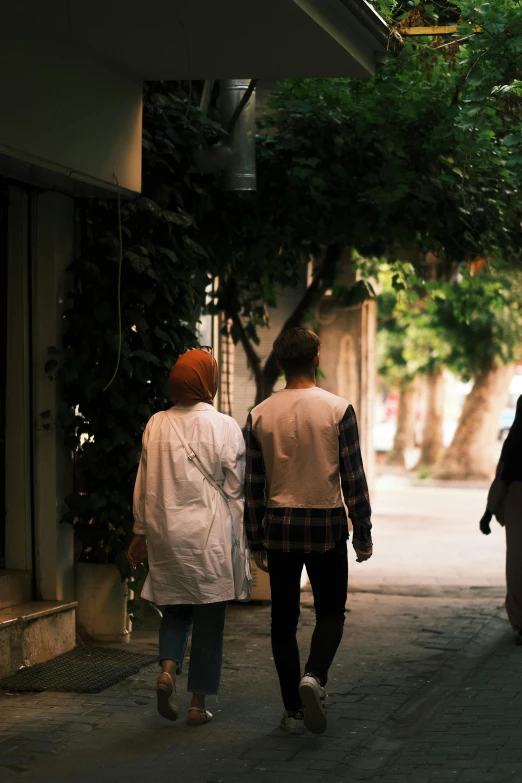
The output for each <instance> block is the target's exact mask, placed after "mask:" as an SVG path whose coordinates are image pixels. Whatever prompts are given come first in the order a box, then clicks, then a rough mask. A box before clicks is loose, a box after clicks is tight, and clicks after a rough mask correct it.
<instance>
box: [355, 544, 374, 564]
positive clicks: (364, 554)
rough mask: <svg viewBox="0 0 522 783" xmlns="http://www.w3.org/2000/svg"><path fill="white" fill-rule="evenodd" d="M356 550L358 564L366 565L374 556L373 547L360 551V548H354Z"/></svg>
mask: <svg viewBox="0 0 522 783" xmlns="http://www.w3.org/2000/svg"><path fill="white" fill-rule="evenodd" d="M354 549H355V554H356V555H357V562H358V563H364V561H365V560H369V559H370V557H371V556H372V555H373V547H372V546H370V547H368V548H366V549H359V547H356V546H354Z"/></svg>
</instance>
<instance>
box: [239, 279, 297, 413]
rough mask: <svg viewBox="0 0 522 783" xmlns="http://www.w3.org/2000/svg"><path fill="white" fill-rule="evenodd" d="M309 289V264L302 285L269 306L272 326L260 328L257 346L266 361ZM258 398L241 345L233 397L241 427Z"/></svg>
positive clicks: (283, 294) (281, 294) (286, 291)
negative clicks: (271, 307) (279, 335)
mask: <svg viewBox="0 0 522 783" xmlns="http://www.w3.org/2000/svg"><path fill="white" fill-rule="evenodd" d="M305 289H306V267H304V266H303V280H302V283H301V285H299V286H298V287H296V288H294V289H291V288H286V289H284V290H283V291H281V292H279V293H278V294H277V303H278V307H277V309H269V311H268V312H269V319H270V327H269V328H259V329H258V335H259V338H260V344H259V345H256V346H255V349H256V352H257V354H258V355H259V356H260V357H261V360H262V362H263V364H264V362H265V360H266V359H267V358H268V356H269V355H270V353H271V351H272V344H273V342H274V340H275V338H276V337H277V335H278V334H279V332H280V330H281V327H282V326H283V324H284V322H285V321H286V319H287V318H288V316H289V315H290V314H291V313H292V311H293V310H294V308H295V306H296V305H297V303H298V302H299V300H300V299H301V297H302V295H303V293H304V291H305ZM283 385H284V384H283V383H279V384H278V385H277V386H276V391H277V390H278V389H280V388H282V387H283ZM255 397H256V384H255V381H254V377H253V374H252V371H251V370H250V368H249V366H248V364H247V360H246V356H245V352H244V351H243V348H242V347H241V345H236V346H235V348H234V391H233V400H232V415H233V417H234V418H235V419H236V421H237V422H238V424H239V425H240V426H241V427H244V425H245V423H246V420H247V418H248V412H249V409H250V408H251V407H252V406H253V405H254V401H255Z"/></svg>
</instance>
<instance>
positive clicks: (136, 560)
mask: <svg viewBox="0 0 522 783" xmlns="http://www.w3.org/2000/svg"><path fill="white" fill-rule="evenodd" d="M146 554H147V539H146V538H145V536H138V535H135V536H134V538H133V539H132V541H131V545H130V547H129V551H128V552H127V560H128V561H129V563H130V565H131V567H132V568H137V566H139V565H140V563H143V561H144V560H145V556H146Z"/></svg>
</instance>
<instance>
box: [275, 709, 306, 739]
mask: <svg viewBox="0 0 522 783" xmlns="http://www.w3.org/2000/svg"><path fill="white" fill-rule="evenodd" d="M280 726H281V728H282V729H283V730H284V731H287V732H288V733H289V734H304V731H305V726H304V715H303V713H302V712H301V711H299V712H288V710H286V711H285V714H284V715H283V717H282V718H281V723H280Z"/></svg>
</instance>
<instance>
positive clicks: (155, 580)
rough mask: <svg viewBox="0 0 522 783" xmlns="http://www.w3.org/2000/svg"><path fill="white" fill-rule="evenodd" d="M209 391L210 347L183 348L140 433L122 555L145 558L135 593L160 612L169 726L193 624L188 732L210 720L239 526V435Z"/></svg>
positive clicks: (162, 699) (213, 386) (213, 368)
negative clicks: (144, 573) (163, 406)
mask: <svg viewBox="0 0 522 783" xmlns="http://www.w3.org/2000/svg"><path fill="white" fill-rule="evenodd" d="M217 388H218V367H217V363H216V361H215V360H214V359H213V358H212V355H211V353H210V349H207V348H202V349H197V350H189V351H188V352H186V353H185V354H183V355H182V356H181V357H180V358H179V359H178V361H177V362H176V364H175V365H174V367H173V368H172V371H171V373H170V392H171V397H172V401H173V402H174V406H175V407H173V408H171V409H170V410H169V411H162V412H161V413H157V414H156V415H155V416H153V417H152V418H151V419H150V421H149V422H148V424H147V426H146V428H145V432H144V434H143V450H142V454H141V461H140V466H139V470H138V475H137V478H136V486H135V490H134V533H135V536H134V539H133V541H132V544H131V546H130V549H129V561H130V563H131V565H132V566H134V567H135V566H136V565H137V564H138V563H140V562H141V561H142V560H143V558H144V557H145V554H147V555H148V562H149V574H148V577H147V580H146V582H145V585H144V588H143V592H142V597H143V598H146V599H147V600H148V601H152V602H154V603H155V604H156V605H157V606H159V607H161V611H162V614H163V617H162V621H161V626H160V632H159V654H160V661H161V669H162V673H161V675H160V676H159V678H158V681H157V701H158V712H159V713H160V715H162V716H163V717H164V718H167V720H176V719H177V718H178V715H179V708H178V705H177V701H176V675H177V674H181V668H182V664H183V658H184V655H185V651H186V648H187V642H188V637H189V633H190V629H191V627H192V648H191V655H190V666H189V673H188V690H189V691H191V692H192V704H191V707H190V710H189V715H188V723H189V724H190V725H191V726H201V725H203V724H205V723H208V722H209V721H210V720H211V719H212V715H211V714H210V712H208V710H207V709H206V707H205V696H207V695H211V694H217V692H218V687H219V680H220V676H221V661H222V649H223V628H224V623H225V612H226V607H227V602H228V601H229V600H231V599H233V598H234V579H233V571H232V530H233V527H234V526H236V529H238V528H239V525H240V524H241V518H242V514H243V505H244V502H243V479H244V465H245V446H244V440H243V435H242V433H241V430H240V428H239V425H238V424H237V423H236V422H235V421H234V420H233V419H231V418H230V417H229V416H225V415H224V414H222V413H218V411H217V410H216V409H215V408H214V407H213V406H212V401H213V399H214V397H215V395H216V392H217ZM178 433H179V434H180V435H181V439H180V437H179V435H178ZM182 440H184V441H185V444H187V442H188V445H189V453H191V452H192V450H193V451H194V452H195V454H196V455H197V457H198V458H199V460H200V461H201V465H202V467H203V469H204V471H206V472H207V473H208V474H209V476H210V477H213V478H214V479H215V480H216V481H217V482H218V484H219V485H220V486H222V488H223V490H224V492H225V493H226V495H227V496H228V497H229V499H231V500H230V502H227V500H226V499H225V498H224V497H223V495H222V494H220V492H219V491H218V490H217V489H216V487H214V486H212V484H211V483H210V481H208V480H207V479H206V478H205V477H204V475H203V473H202V472H200V469H198V467H197V460H195V459H193V458H189V455H188V453H187V451H186V450H185V446H184V445H183V443H182ZM193 456H194V455H192V457H193ZM195 462H196V464H195Z"/></svg>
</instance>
